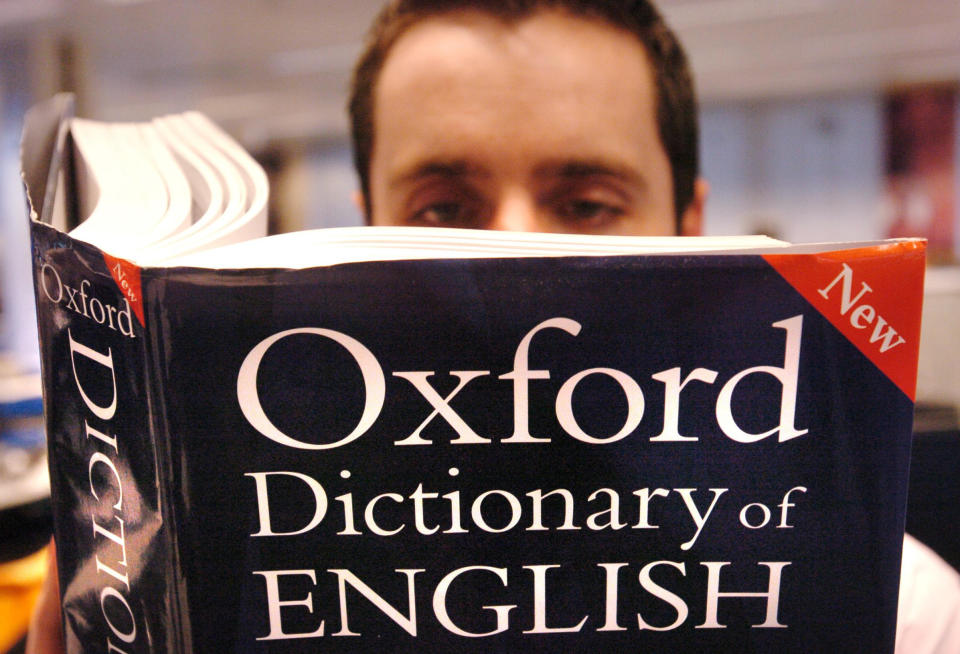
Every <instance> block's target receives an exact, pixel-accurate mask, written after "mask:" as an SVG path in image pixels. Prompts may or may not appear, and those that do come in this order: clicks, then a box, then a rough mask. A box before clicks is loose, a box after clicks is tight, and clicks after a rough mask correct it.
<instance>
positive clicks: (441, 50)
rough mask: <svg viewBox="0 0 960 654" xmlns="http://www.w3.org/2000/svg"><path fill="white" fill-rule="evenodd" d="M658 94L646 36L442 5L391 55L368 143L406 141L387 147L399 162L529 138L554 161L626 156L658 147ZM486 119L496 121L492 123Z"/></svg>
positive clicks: (555, 16)
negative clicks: (508, 19) (444, 9)
mask: <svg viewBox="0 0 960 654" xmlns="http://www.w3.org/2000/svg"><path fill="white" fill-rule="evenodd" d="M654 95H655V91H654V84H653V74H652V71H651V69H650V65H649V62H648V59H647V57H646V51H645V49H644V47H643V45H642V44H641V43H640V42H639V40H638V39H636V38H635V37H634V36H633V35H631V34H629V33H627V32H625V31H624V30H620V29H618V28H615V27H612V26H608V25H607V24H606V23H603V22H600V21H597V20H593V19H580V18H575V17H572V16H570V15H569V14H567V13H565V12H559V11H541V12H537V13H535V14H533V15H532V16H530V17H529V18H525V19H522V20H520V21H516V22H513V23H504V22H502V21H500V20H498V19H496V18H494V17H490V16H486V15H484V14H482V13H481V12H476V11H465V12H455V13H453V14H444V15H441V16H436V17H431V18H429V19H426V20H424V21H422V22H421V23H419V24H418V25H415V26H414V27H412V28H411V29H410V30H409V31H408V32H407V33H405V34H404V35H403V36H402V37H401V38H400V39H398V41H397V42H396V44H395V46H394V49H393V51H392V52H391V54H390V56H389V57H388V58H387V61H386V63H385V66H384V68H383V71H382V73H381V77H380V80H379V83H378V86H377V91H376V97H375V103H374V123H375V133H376V134H377V138H376V141H377V143H375V146H374V147H375V149H379V148H381V147H384V148H388V149H391V148H393V147H394V146H400V145H402V147H403V149H404V151H403V152H402V153H397V152H391V157H392V158H393V155H397V154H399V155H401V156H400V158H401V159H403V160H404V161H403V167H404V168H408V167H409V166H411V165H414V164H418V163H419V162H420V161H422V160H425V159H428V158H429V159H434V158H435V159H439V160H453V159H456V158H457V157H459V156H461V155H462V154H463V152H464V150H465V148H466V149H469V150H470V151H471V152H474V153H475V154H477V155H478V156H480V155H482V154H483V152H484V151H490V152H491V153H493V152H496V151H498V150H505V149H518V148H536V149H538V150H541V151H544V152H551V153H552V157H553V158H554V159H556V160H558V161H563V160H591V159H597V160H603V159H611V157H613V158H614V159H616V158H621V159H626V160H632V159H635V158H636V157H637V156H638V153H640V152H643V151H649V150H659V149H661V148H662V146H661V144H660V141H659V134H658V132H657V129H656V121H655V115H654V114H655V97H654ZM492 120H495V121H496V123H497V126H498V127H499V129H497V130H490V129H489V128H490V124H491V121H492ZM474 135H477V137H478V138H477V141H476V142H473V143H470V142H469V141H470V140H471V138H472V137H473V136H474ZM395 137H399V139H400V140H402V144H401V143H400V141H398V140H397V138H395ZM384 139H389V142H388V143H384ZM393 163H395V164H397V163H400V162H399V161H397V160H396V159H393Z"/></svg>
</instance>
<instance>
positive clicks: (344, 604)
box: [253, 560, 790, 640]
mask: <svg viewBox="0 0 960 654" xmlns="http://www.w3.org/2000/svg"><path fill="white" fill-rule="evenodd" d="M596 565H597V568H598V569H599V570H602V573H601V574H602V575H603V579H602V580H598V581H602V588H603V590H602V593H597V592H596V590H594V591H591V594H593V599H595V600H598V608H599V609H600V610H602V612H603V622H602V624H599V621H598V620H594V621H593V623H594V625H596V626H594V627H592V628H593V629H594V630H595V631H597V632H610V631H614V632H616V631H628V630H629V629H630V627H629V626H623V625H621V624H620V623H619V620H618V612H619V610H620V609H621V596H620V583H619V576H620V572H621V571H622V570H623V569H624V568H629V566H630V565H631V564H629V563H626V562H618V563H597V564H596ZM686 565H687V564H686V562H682V561H666V560H657V561H650V562H647V563H645V564H643V565H642V566H641V568H640V571H639V574H638V576H637V581H638V582H639V586H640V588H641V589H643V590H644V591H646V593H648V594H649V595H651V596H653V597H654V598H656V599H657V600H659V601H661V602H663V603H665V604H667V605H668V606H670V607H671V608H672V609H673V611H674V612H675V614H676V616H675V617H674V618H673V621H672V622H670V623H669V624H665V625H658V624H651V623H650V622H649V621H648V620H647V619H645V618H644V617H643V615H642V614H641V613H640V612H639V611H637V612H636V613H635V615H636V629H637V630H638V631H672V630H674V629H678V628H680V627H681V626H683V625H684V624H685V623H686V622H687V621H688V619H689V617H690V609H689V598H688V599H684V598H683V597H681V596H680V595H678V594H677V593H675V592H673V591H672V590H670V589H669V588H667V587H665V586H663V585H661V584H660V583H657V582H656V581H654V580H653V572H654V570H656V569H658V568H673V569H674V570H676V571H677V572H678V573H679V575H680V576H681V577H686V575H687V569H686ZM700 565H702V566H704V567H705V568H706V569H707V583H706V586H707V587H706V593H705V596H706V597H705V604H706V608H705V612H704V613H705V619H704V622H703V624H699V625H696V626H695V628H696V629H726V628H727V626H726V625H725V624H722V623H721V622H719V620H718V611H719V603H720V600H721V599H723V600H725V601H732V600H734V599H738V598H739V599H740V600H741V601H742V600H744V599H746V600H748V603H749V604H750V606H754V604H753V602H754V601H755V600H757V599H762V600H765V601H766V605H765V609H764V619H763V622H761V623H759V624H753V625H751V626H752V627H753V628H757V629H783V628H785V627H787V625H785V624H782V623H781V622H780V620H779V615H778V614H779V608H780V591H781V582H782V578H783V570H784V568H786V567H787V566H789V565H790V562H789V561H761V562H759V563H758V565H760V566H764V567H766V568H767V570H768V571H769V576H768V583H767V588H766V590H764V591H759V592H740V591H723V592H721V591H720V572H721V570H722V569H723V568H724V567H725V566H728V565H730V562H729V561H701V562H700ZM521 569H522V570H527V571H529V572H530V573H532V580H531V583H529V584H526V583H525V584H523V585H522V586H521V588H522V589H523V590H522V591H521V592H524V593H527V594H528V597H527V598H526V599H527V601H525V602H524V604H526V605H532V607H533V613H532V615H531V616H529V618H530V619H529V622H526V625H528V628H526V629H524V630H522V631H521V632H520V633H521V634H523V635H537V634H557V633H578V632H581V631H583V630H584V629H587V628H590V627H589V626H588V623H589V622H590V616H589V615H584V616H583V617H582V618H580V620H579V622H577V623H576V624H567V625H566V626H557V625H555V624H554V625H551V624H550V623H549V614H550V602H551V598H552V596H553V593H551V590H552V589H553V588H555V587H557V586H562V584H560V583H553V584H548V583H547V573H548V572H549V571H553V572H551V575H553V576H559V575H562V574H563V572H564V571H565V569H564V566H563V565H562V564H559V563H547V564H538V565H525V566H522V568H521ZM327 572H329V573H331V574H332V575H334V576H336V578H337V595H338V609H339V614H340V625H341V627H340V630H339V631H337V632H336V633H333V634H330V636H331V637H359V636H362V634H361V633H360V632H359V631H355V630H354V629H352V628H351V625H350V602H349V601H348V596H347V587H348V586H349V587H351V588H353V589H354V590H355V591H357V592H358V593H359V594H360V595H361V596H363V597H364V598H365V599H366V600H367V601H369V602H370V603H371V604H372V605H373V606H374V607H375V608H376V609H377V610H379V612H380V613H381V614H382V615H383V616H385V617H386V618H388V619H389V620H390V621H391V622H392V623H394V624H395V625H396V626H397V627H399V628H400V629H402V630H403V631H404V632H406V633H407V634H408V635H410V636H412V637H414V638H415V637H416V636H417V633H418V631H419V624H418V619H419V616H418V613H417V609H416V597H417V580H418V579H419V577H418V575H419V573H421V572H425V570H422V569H396V570H394V572H396V573H397V574H402V575H404V576H405V578H406V591H407V606H408V609H407V612H406V614H404V613H403V612H402V611H401V610H400V609H398V608H397V607H395V606H393V605H391V604H390V603H389V602H387V601H386V600H385V599H384V598H383V597H382V596H381V595H380V594H379V593H377V592H376V591H374V590H373V589H372V588H371V587H370V586H369V585H367V583H366V582H364V581H363V580H362V579H360V578H359V577H358V576H357V575H356V574H354V573H353V572H352V571H351V570H348V569H329V570H327ZM253 574H255V575H259V576H262V577H263V578H264V580H265V581H266V595H267V598H266V599H267V618H268V623H269V627H270V632H269V633H268V634H267V635H266V636H262V637H259V638H257V640H280V639H292V638H318V637H322V636H323V635H324V622H325V621H324V620H320V621H319V626H318V627H317V628H316V629H315V630H314V631H308V632H303V633H291V632H288V631H285V630H284V628H283V621H282V617H283V616H282V609H283V608H284V607H286V606H301V607H305V608H306V609H307V612H308V613H310V614H313V613H314V610H315V608H316V607H315V606H314V601H313V593H312V591H310V592H307V593H306V595H305V596H304V595H302V594H301V595H300V596H299V597H298V598H296V599H281V594H280V588H279V583H280V580H281V579H282V578H288V577H289V578H296V577H306V578H307V579H309V581H310V587H311V588H312V587H314V586H316V584H317V576H316V572H315V571H314V570H309V569H308V570H271V571H264V570H259V571H256V572H254V573H253ZM479 574H482V575H491V574H492V575H494V576H495V577H496V578H497V579H498V580H499V581H500V583H501V585H502V587H503V588H504V591H505V593H506V595H507V597H509V598H510V599H514V598H516V599H519V598H517V597H516V593H517V591H516V589H515V588H514V587H513V586H511V584H510V575H509V571H508V569H507V568H498V567H491V566H486V565H467V566H462V567H459V568H456V569H454V570H451V571H450V572H448V573H446V574H445V575H444V576H443V577H442V578H441V579H440V581H439V582H437V585H436V587H435V588H434V590H433V593H432V608H433V617H435V618H436V621H437V623H438V624H439V625H440V626H441V627H443V628H444V629H446V630H447V631H449V632H450V633H452V634H455V635H457V636H461V637H464V638H485V637H490V636H495V635H496V634H500V633H503V632H505V631H509V630H510V628H511V623H510V622H511V621H510V616H511V611H512V610H513V609H515V608H517V606H519V602H514V603H498V604H492V603H491V604H484V605H482V606H481V607H480V608H481V609H483V610H484V611H488V612H490V613H492V616H491V617H492V618H493V621H492V622H493V625H492V628H491V629H489V630H487V631H468V630H467V629H464V628H463V627H462V626H461V625H458V624H457V623H455V622H454V621H453V619H452V618H451V616H450V612H449V607H450V606H451V605H458V606H461V607H462V606H464V604H463V602H464V600H463V599H462V598H459V597H457V595H456V593H455V585H456V584H457V583H458V581H460V580H461V578H463V577H466V576H468V575H470V576H473V575H479ZM659 577H660V578H661V579H662V577H663V575H659ZM331 581H332V580H331ZM464 583H466V582H464ZM467 587H468V588H475V587H476V585H475V584H468V586H467ZM600 587H601V584H597V585H596V586H595V588H596V589H599V588H600ZM585 588H586V587H585ZM639 604H640V606H647V605H648V604H647V601H646V600H645V599H644V600H642V601H641V602H640V603H639ZM558 605H559V604H558ZM637 608H639V607H637ZM740 613H743V610H741V611H740Z"/></svg>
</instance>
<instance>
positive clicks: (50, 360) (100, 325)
mask: <svg viewBox="0 0 960 654" xmlns="http://www.w3.org/2000/svg"><path fill="white" fill-rule="evenodd" d="M31 229H32V232H31V237H32V244H33V264H34V283H35V292H36V300H37V324H38V329H39V341H40V354H41V368H42V374H43V387H44V388H43V391H44V417H45V421H46V429H47V442H48V449H49V453H50V477H51V479H50V482H51V493H52V504H53V507H54V535H55V540H56V544H57V566H58V572H59V577H60V593H61V603H62V607H63V630H64V631H63V635H64V640H65V644H66V647H67V651H68V652H88V651H89V652H94V651H97V652H102V651H108V652H123V653H133V652H168V651H178V650H179V649H180V647H179V646H177V644H176V643H177V642H178V641H179V638H177V637H175V636H174V632H173V629H174V625H175V624H176V621H175V620H174V616H173V611H172V608H171V607H172V606H173V605H174V602H173V599H172V598H171V597H170V593H169V591H168V589H169V586H170V583H171V582H170V578H171V560H170V549H171V548H170V536H169V534H168V533H167V529H166V524H167V522H166V521H165V520H164V514H163V512H164V506H163V503H162V500H161V494H160V491H159V485H158V476H159V474H160V473H159V467H158V459H157V445H156V442H155V440H154V438H153V436H152V429H151V417H150V403H149V399H148V398H149V395H150V392H151V391H150V389H149V387H148V386H147V385H146V383H145V380H146V379H147V373H146V371H145V363H146V354H145V349H144V347H145V342H146V333H145V330H144V327H143V325H142V323H141V321H140V319H139V318H138V316H137V313H138V312H136V311H133V310H132V309H131V304H130V300H129V299H128V295H129V294H127V293H124V292H123V291H122V290H121V289H120V287H119V286H118V284H117V282H116V281H115V278H114V276H113V275H112V274H111V271H110V268H109V265H108V264H107V262H106V261H105V259H104V255H103V253H102V252H101V251H100V250H98V249H97V248H94V247H92V246H89V245H87V244H85V243H82V242H79V241H75V240H73V239H71V238H70V237H69V236H66V235H64V234H63V233H62V232H59V231H58V230H56V229H53V228H51V227H49V226H47V225H44V224H41V223H33V225H32V228H31Z"/></svg>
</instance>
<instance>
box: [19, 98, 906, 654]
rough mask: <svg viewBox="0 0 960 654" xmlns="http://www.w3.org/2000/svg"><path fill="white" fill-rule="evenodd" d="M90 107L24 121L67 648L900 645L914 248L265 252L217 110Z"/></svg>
mask: <svg viewBox="0 0 960 654" xmlns="http://www.w3.org/2000/svg"><path fill="white" fill-rule="evenodd" d="M69 114H70V106H69V102H67V101H66V100H64V99H59V100H58V101H56V102H54V103H52V104H47V105H45V106H41V107H39V108H37V109H35V110H34V111H33V112H32V113H31V115H30V116H29V117H28V121H27V127H26V131H25V137H24V143H23V169H24V180H25V183H26V187H27V195H28V201H29V204H30V208H31V212H32V239H33V256H34V265H35V285H36V288H35V291H36V298H37V312H38V324H39V333H40V344H41V350H42V366H43V377H44V399H45V419H46V426H47V434H48V436H47V438H48V446H49V453H50V456H49V459H50V472H51V484H52V493H53V503H54V506H55V511H56V515H55V531H56V541H57V555H58V567H59V574H60V588H61V593H62V606H63V620H64V634H65V639H66V643H67V646H68V650H69V651H71V652H85V651H90V652H93V651H111V652H316V651H325V652H327V651H329V652H357V651H386V652H425V651H426V652H450V651H460V652H516V651H531V652H560V651H562V652H623V651H658V652H679V651H683V652H779V653H783V652H796V653H803V654H808V653H809V652H824V651H838V652H852V651H860V652H892V651H893V646H894V631H895V626H896V610H897V590H898V581H899V571H900V555H901V547H902V539H903V528H904V507H905V502H906V485H907V471H908V463H909V452H910V434H911V419H912V409H913V396H914V389H915V384H916V359H917V347H918V343H917V340H918V337H919V327H920V324H919V322H920V308H921V295H922V285H923V274H924V243H923V242H922V241H917V240H894V241H883V242H875V243H859V244H822V245H792V246H791V245H787V244H784V243H781V242H777V241H772V240H769V239H763V238H750V237H748V238H733V239H725V238H721V239H640V238H603V237H579V236H551V235H540V234H537V235H529V234H527V235H523V234H518V235H496V234H489V233H480V232H477V233H474V232H469V231H465V230H431V229H427V230H420V229H414V228H401V229H379V228H370V227H368V228H356V229H346V230H319V231H316V232H308V233H301V234H295V235H284V236H278V237H267V238H264V239H260V238H254V237H255V235H256V234H258V233H261V232H263V231H264V224H265V209H264V208H265V206H266V196H265V194H266V192H267V189H266V185H265V182H264V178H263V177H262V172H260V171H259V170H258V169H257V167H256V165H255V164H253V162H252V160H250V159H249V157H248V156H247V155H246V154H245V153H243V151H242V150H241V149H240V148H239V146H237V145H236V144H235V143H233V142H232V141H231V140H229V138H228V137H227V136H226V135H225V134H223V133H222V132H220V131H219V130H218V129H217V128H216V127H215V126H213V125H212V124H210V123H209V121H206V120H205V119H203V118H202V117H200V116H198V115H193V114H188V115H184V116H176V117H169V118H165V119H159V120H158V121H154V122H153V123H148V124H138V125H104V124H97V123H90V122H89V121H80V120H77V119H72V118H70V116H69ZM76 225H79V226H76ZM231 243H232V244H231Z"/></svg>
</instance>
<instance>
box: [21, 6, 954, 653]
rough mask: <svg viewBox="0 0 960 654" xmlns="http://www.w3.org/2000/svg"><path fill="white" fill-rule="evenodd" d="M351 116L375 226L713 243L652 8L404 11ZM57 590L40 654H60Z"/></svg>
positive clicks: (924, 556)
mask: <svg viewBox="0 0 960 654" xmlns="http://www.w3.org/2000/svg"><path fill="white" fill-rule="evenodd" d="M350 114H351V120H352V125H353V127H352V134H353V139H354V156H355V162H356V166H357V172H358V175H359V177H360V186H361V194H360V197H359V198H358V202H359V203H360V205H361V207H362V209H363V211H364V214H365V216H366V219H367V222H369V223H371V224H374V225H397V224H399V225H440V226H452V227H470V228H483V229H509V230H518V231H558V232H583V233H587V232H590V233H606V234H642V235H656V236H663V235H672V234H680V235H687V236H689V235H696V234H698V233H699V232H700V229H701V224H702V218H703V208H704V202H705V200H706V195H707V185H706V183H705V182H704V181H702V180H700V179H698V169H697V147H698V144H697V122H696V121H697V118H696V101H695V98H694V93H693V85H692V80H691V77H690V74H689V70H688V67H687V62H686V57H685V55H684V53H683V50H682V48H681V47H680V45H679V43H678V42H677V40H676V38H675V37H674V35H673V34H672V32H670V30H669V29H668V28H667V26H666V25H665V24H664V23H663V21H662V20H661V18H660V16H659V14H658V13H657V11H656V10H655V9H654V8H653V7H652V6H651V5H650V4H649V2H647V1H646V0H592V1H588V0H486V1H485V2H483V3H476V2H468V1H463V0H399V1H396V2H392V3H391V4H390V5H388V6H387V7H386V8H385V9H384V11H383V12H382V13H381V15H380V17H379V18H378V19H377V22H376V23H375V24H374V28H373V30H372V32H371V38H370V42H369V43H368V47H367V49H366V51H365V53H364V54H363V56H362V58H361V60H360V61H359V63H358V66H357V70H356V73H355V78H354V86H353V89H352V93H351V100H350ZM904 565H905V571H907V576H905V577H904V584H903V587H904V588H903V589H902V596H903V597H905V598H907V599H906V601H904V602H901V620H900V625H899V626H898V644H897V651H898V652H902V653H904V654H906V653H920V652H943V653H946V652H956V651H960V644H958V643H960V622H958V621H957V620H956V618H955V616H957V615H960V580H958V578H957V575H956V573H953V572H952V571H951V570H950V569H949V567H947V566H946V565H945V564H943V562H942V561H939V559H937V558H936V557H935V555H933V554H932V553H931V552H929V550H926V549H925V548H923V546H921V545H919V544H917V543H916V541H914V540H912V539H908V540H907V541H906V542H905V552H904ZM928 577H929V582H933V583H934V584H935V586H936V589H937V590H936V595H932V596H931V595H929V594H928V592H927V591H928V589H929V588H930V587H931V586H929V585H927V584H928V580H927V579H926V578H928ZM915 578H916V579H917V580H918V581H917V583H913V580H914V579H915ZM53 581H54V580H53V575H51V583H50V584H49V585H48V587H47V589H46V590H45V594H44V598H45V599H44V600H43V601H42V604H41V609H40V610H39V611H38V612H37V614H36V616H35V622H34V625H35V628H34V629H32V631H31V641H30V643H29V644H28V647H27V654H47V653H50V652H57V651H58V649H57V647H58V639H57V637H56V632H57V629H58V625H59V618H58V615H57V609H58V602H57V593H56V589H55V584H54V583H53ZM931 599H932V600H934V601H935V602H936V604H935V605H934V606H933V607H930V606H929V604H930V600H931Z"/></svg>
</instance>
